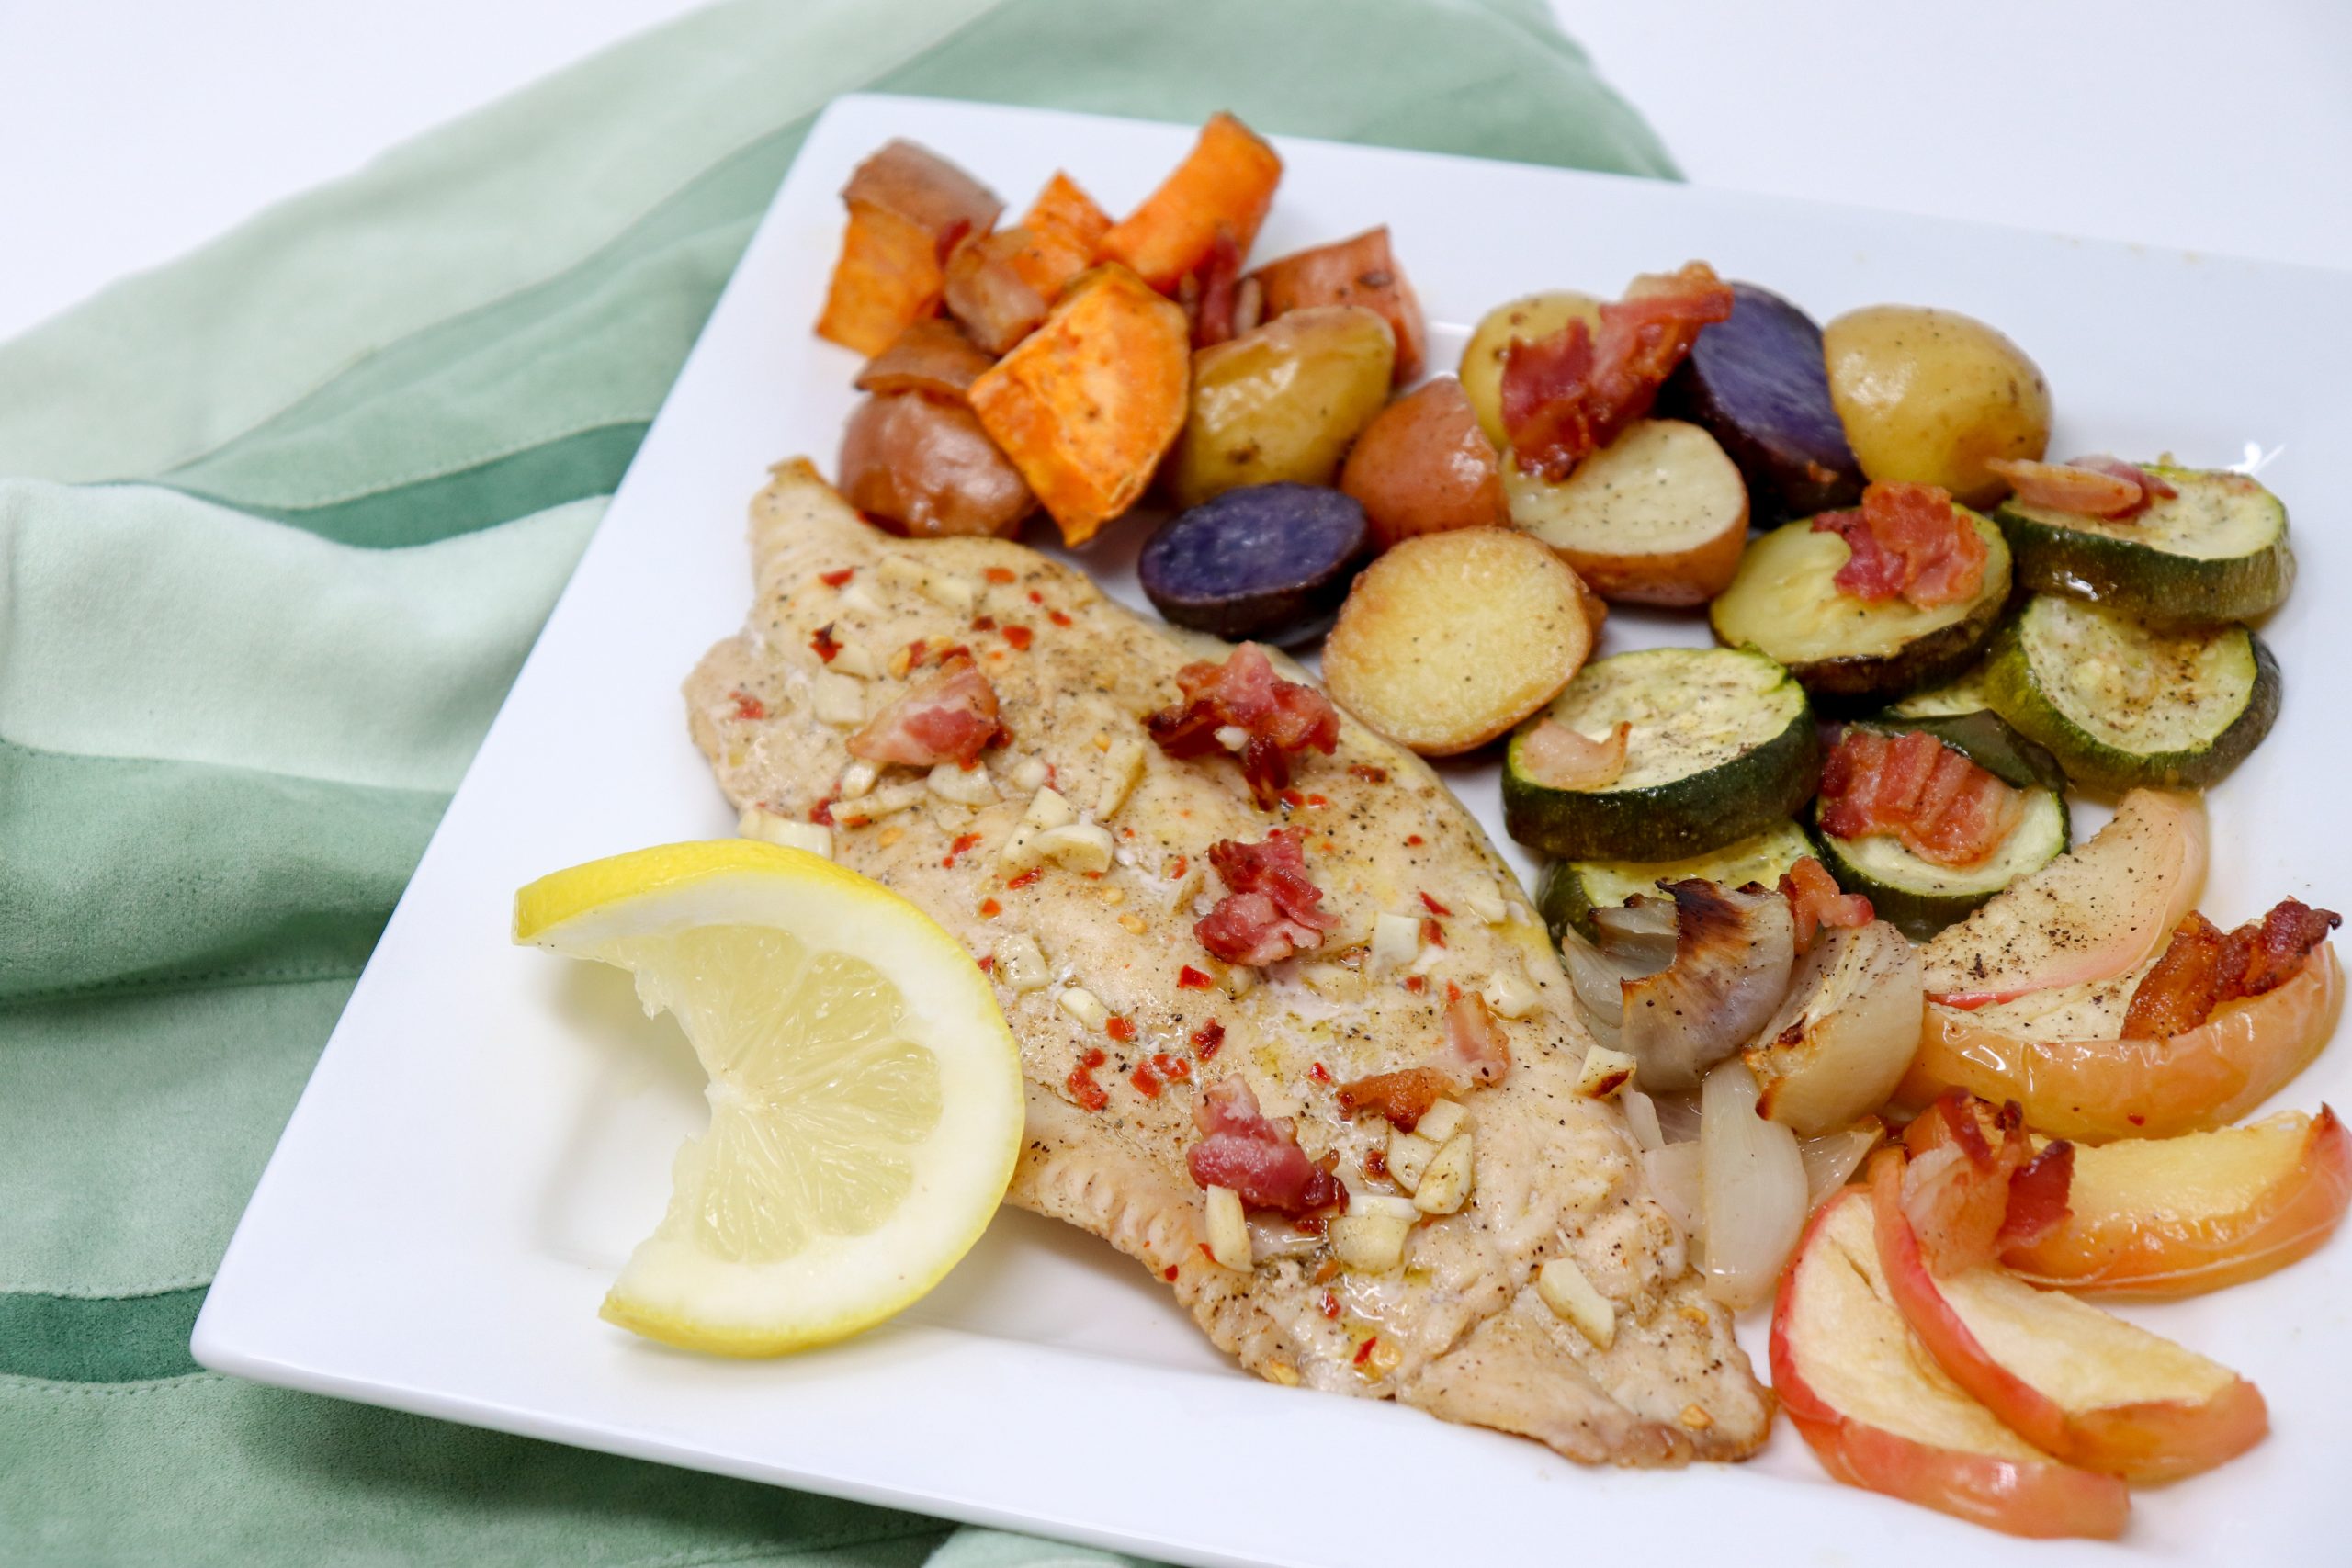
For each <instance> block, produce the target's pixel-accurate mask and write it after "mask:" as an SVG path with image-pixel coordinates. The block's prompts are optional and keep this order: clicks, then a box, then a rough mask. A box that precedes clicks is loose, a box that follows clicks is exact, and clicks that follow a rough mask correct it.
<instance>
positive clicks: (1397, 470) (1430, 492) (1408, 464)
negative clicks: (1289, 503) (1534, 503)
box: [1340, 376, 1506, 550]
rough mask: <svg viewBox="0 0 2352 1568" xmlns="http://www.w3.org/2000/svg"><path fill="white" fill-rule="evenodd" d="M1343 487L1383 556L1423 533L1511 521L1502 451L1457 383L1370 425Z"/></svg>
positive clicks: (1403, 403) (1429, 391)
mask: <svg viewBox="0 0 2352 1568" xmlns="http://www.w3.org/2000/svg"><path fill="white" fill-rule="evenodd" d="M1340 489H1341V490H1343V491H1347V492H1348V493H1349V494H1350V495H1351V496H1354V497H1355V498H1356V500H1357V501H1358V502H1360V503H1362V505H1363V511H1364V516H1365V518H1366V519H1367V520H1368V521H1369V522H1370V523H1371V525H1372V542H1373V548H1374V549H1376V550H1385V549H1386V548H1387V547H1389V546H1391V545H1393V544H1395V543H1397V541H1398V540H1399V539H1408V538H1411V537H1412V536H1414V535H1416V534H1442V533H1443V532H1445V531H1446V530H1447V529H1449V528H1476V527H1491V526H1493V525H1495V524H1498V523H1500V522H1502V521H1503V520H1504V517H1505V515H1506V513H1505V507H1504V502H1503V480H1502V463H1501V460H1500V458H1499V457H1498V455H1497V454H1496V451H1495V444H1494V443H1493V442H1491V441H1489V440H1487V434H1486V432H1484V431H1482V430H1480V429H1479V428H1478V416H1477V414H1476V412H1473V411H1472V409H1471V407H1470V400H1469V399H1468V398H1467V397H1465V396H1464V395H1463V391H1462V383H1461V382H1459V381H1457V380H1455V379H1454V378H1453V377H1451V376H1440V377H1438V378H1436V379H1434V380H1432V381H1430V383H1429V384H1428V385H1427V386H1425V387H1421V388H1419V389H1416V390H1414V391H1412V392H1408V393H1407V394H1406V395H1405V396H1404V397H1401V398H1399V399H1397V400H1396V401H1395V402H1393V403H1390V404H1389V405H1388V406H1387V407H1386V408H1385V409H1383V410H1381V411H1380V415H1379V417H1378V418H1376V419H1374V421H1373V422H1372V423H1370V424H1368V425H1366V426H1364V431H1363V434H1362V435H1359V436H1357V437H1356V444H1355V446H1354V448H1353V449H1352V450H1351V451H1350V452H1349V453H1348V462H1347V467H1346V468H1342V469H1341V470H1340Z"/></svg>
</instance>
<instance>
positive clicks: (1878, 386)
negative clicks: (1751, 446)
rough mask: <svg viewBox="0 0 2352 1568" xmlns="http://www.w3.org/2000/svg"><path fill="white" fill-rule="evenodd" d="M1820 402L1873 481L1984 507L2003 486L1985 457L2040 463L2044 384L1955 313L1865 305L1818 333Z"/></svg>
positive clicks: (2008, 348) (2026, 362)
mask: <svg viewBox="0 0 2352 1568" xmlns="http://www.w3.org/2000/svg"><path fill="white" fill-rule="evenodd" d="M1822 351H1823V354H1824V355H1825V357H1826V359H1827V360H1828V362H1829V397H1830V400H1831V401H1832V402H1834V403H1835V404H1837V407H1838V418H1839V419H1840V420H1841V421H1843V422H1844V423H1845V426H1846V439H1847V441H1848V442H1849V444H1850V445H1851V446H1853V448H1854V456H1855V457H1856V458H1858V459H1859V460H1860V463H1861V465H1862V472H1863V473H1864V474H1865V475H1867V476H1869V477H1870V478H1871V479H1903V480H1908V481H1910V482H1912V483H1914V484H1930V485H1941V486H1943V487H1944V489H1946V490H1948V491H1951V496H1952V499H1953V500H1954V501H1957V502H1962V504H1963V505H1968V506H1988V505H1990V504H1992V503H1993V502H1996V501H1998V500H2000V499H2001V497H2002V496H2004V495H2006V494H2007V493H2008V488H2009V487H2008V485H2007V483H2006V482H2005V481H2003V480H2002V479H2001V478H2000V477H1999V476H1998V475H1996V474H1995V473H1993V472H1992V471H1991V470H1989V469H1988V468H1985V460H1986V459H1987V458H1992V457H2037V458H2038V457H2041V455H2042V452H2043V450H2044V449H2045V448H2046V447H2047V446H2049V444H2050V384H2049V383H2048V382H2047V381H2045V380H2043V379H2042V377H2041V368H2040V367H2037V366H2036V365H2035V364H2034V362H2033V361H2032V360H2030V359H2029V358H2027V357H2026V354H2025V350H2023V349H2021V348H2019V347H2018V345H2017V344H2013V343H2011V342H2010V341H2009V340H2008V339H2007V338H2006V337H2003V336H2002V335H2001V334H2000V333H1996V332H1995V331H1994V330H1993V329H1992V328H1991V327H1988V326H1986V325H1985V323H1984V322H1982V321H1977V320H1975V319H1974V318H1973V317H1970V316H1963V315H1962V314H1960V313H1959V312H1958V311H1956V310H1928V309H1926V308H1925V307H1922V306H1917V305H1871V306H1867V307H1865V308H1864V309H1862V310H1849V311H1848V312H1847V313H1846V314H1844V315H1842V316H1840V317H1838V319H1837V320H1836V321H1832V322H1830V323H1829V325H1828V326H1827V327H1826V328H1825V329H1824V330H1823V332H1822Z"/></svg>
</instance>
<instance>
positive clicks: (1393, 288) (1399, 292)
mask: <svg viewBox="0 0 2352 1568" xmlns="http://www.w3.org/2000/svg"><path fill="white" fill-rule="evenodd" d="M1250 276H1252V277H1254V278H1256V279H1257V281H1258V288H1259V297H1260V299H1261V300H1262V301H1263V305H1264V310H1265V320H1267V321H1272V320H1273V319H1274V318H1275V317H1276V316H1279V315H1281V314H1283V312H1284V311H1285V310H1305V309H1307V308H1309V307H1311V306H1316V305H1362V306H1363V308H1364V309H1366V310H1371V311H1374V312H1375V313H1376V314H1378V315H1379V316H1380V317H1381V318H1382V319H1383V320H1385V321H1387V323H1388V326H1389V330H1390V331H1392V332H1394V333H1396V334H1397V368H1396V371H1395V377H1396V383H1397V386H1400V387H1409V386H1411V385H1412V384H1413V382H1414V381H1415V380H1417V379H1419V377H1420V374H1421V364H1422V357H1423V355H1424V352H1425V351H1426V349H1427V346H1428V343H1429V333H1428V330H1427V328H1426V327H1425V326H1424V324H1423V322H1422V320H1421V302H1420V300H1419V299H1418V298H1416V297H1415V295H1414V293H1413V286H1412V284H1411V283H1410V282H1408V280H1407V279H1406V276H1405V269H1404V268H1402V267H1400V266H1398V265H1397V258H1396V256H1395V255H1394V254H1391V253H1390V251H1389V248H1388V226H1387V225H1386V224H1385V223H1384V224H1382V225H1381V226H1380V227H1379V228H1377V229H1367V230H1365V231H1363V233H1361V234H1358V235H1355V236H1354V237H1353V238H1351V239H1346V240H1337V241H1334V242H1332V243H1330V244H1328V245H1317V246H1316V247H1315V248H1314V249H1313V250H1307V251H1294V252H1292V253H1291V254H1289V255H1286V256H1283V257H1282V258H1281V259H1280V260H1278V261H1271V262H1268V263H1267V264H1266V265H1264V266H1261V267H1260V268H1259V269H1258V270H1257V271H1256V272H1254V273H1251V274H1250Z"/></svg>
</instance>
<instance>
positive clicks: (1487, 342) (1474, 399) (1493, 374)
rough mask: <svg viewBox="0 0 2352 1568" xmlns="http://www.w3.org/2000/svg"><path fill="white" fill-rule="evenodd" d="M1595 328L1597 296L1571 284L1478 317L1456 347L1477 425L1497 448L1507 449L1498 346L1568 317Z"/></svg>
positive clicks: (1547, 330)
mask: <svg viewBox="0 0 2352 1568" xmlns="http://www.w3.org/2000/svg"><path fill="white" fill-rule="evenodd" d="M1579 320H1580V321H1583V322H1584V324H1585V325H1586V326H1587V327H1589V328H1590V329H1592V330H1593V331H1595V332H1598V331H1600V300H1598V299H1594V298H1593V297H1592V296H1591V295H1589V294H1579V293H1577V291H1576V290H1575V289H1573V288H1555V289H1554V290H1552V291H1551V292H1550V293H1548V294H1530V295H1529V296H1528V297H1527V298H1526V299H1514V300H1512V301H1511V302H1510V304H1508V305H1498V306H1496V307H1495V308H1494V309H1493V310H1489V311H1487V313H1486V314H1485V315H1484V316H1482V317H1480V318H1479V321H1478V330H1477V331H1476V332H1474V333H1471V334H1470V342H1469V343H1468V344H1467V345H1465V346H1464V348H1463V350H1462V370H1461V375H1462V389H1463V391H1464V392H1465V393H1466V394H1468V396H1469V399H1470V407H1471V408H1472V409H1473V410H1474V411H1475V412H1476V413H1477V415H1478V428H1479V429H1481V430H1483V431H1485V432H1486V433H1487V440H1489V441H1491V442H1493V443H1494V444H1495V450H1497V451H1498V452H1508V451H1510V434H1508V433H1507V432H1506V431H1505V430H1504V429H1503V350H1504V349H1506V348H1508V347H1510V344H1512V343H1513V342H1514V341H1517V342H1520V343H1533V342H1535V341H1536V340H1537V339H1539V338H1547V337H1550V336H1551V335H1552V334H1553V333H1555V332H1558V331H1559V330H1560V329H1561V328H1562V327H1565V326H1566V325H1567V324H1568V323H1569V322H1570V321H1579Z"/></svg>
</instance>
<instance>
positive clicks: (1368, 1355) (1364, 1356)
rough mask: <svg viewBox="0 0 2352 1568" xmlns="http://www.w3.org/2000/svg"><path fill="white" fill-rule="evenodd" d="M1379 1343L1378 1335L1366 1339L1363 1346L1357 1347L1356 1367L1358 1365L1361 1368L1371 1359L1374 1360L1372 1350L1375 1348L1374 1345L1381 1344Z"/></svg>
mask: <svg viewBox="0 0 2352 1568" xmlns="http://www.w3.org/2000/svg"><path fill="white" fill-rule="evenodd" d="M1379 1343H1380V1336H1379V1335H1377V1334H1375V1335H1373V1336H1372V1337H1370V1338H1368V1339H1366V1340H1365V1341H1364V1342H1363V1344H1361V1345H1359V1346H1357V1347H1356V1365H1357V1366H1359V1367H1361V1366H1363V1364H1364V1363H1365V1362H1366V1361H1369V1360H1371V1359H1372V1348H1373V1347H1374V1345H1377V1344H1379Z"/></svg>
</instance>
